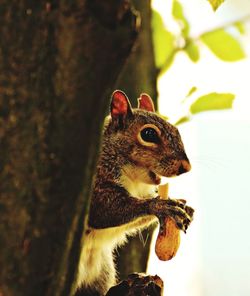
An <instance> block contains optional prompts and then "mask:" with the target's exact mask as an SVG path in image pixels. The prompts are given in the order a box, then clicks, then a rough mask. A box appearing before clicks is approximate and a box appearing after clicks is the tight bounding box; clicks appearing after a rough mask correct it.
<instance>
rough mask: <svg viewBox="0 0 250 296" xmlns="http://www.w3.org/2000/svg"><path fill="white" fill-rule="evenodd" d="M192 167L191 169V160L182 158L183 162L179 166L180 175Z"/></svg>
mask: <svg viewBox="0 0 250 296" xmlns="http://www.w3.org/2000/svg"><path fill="white" fill-rule="evenodd" d="M190 169H191V165H190V163H189V161H188V160H182V161H181V164H180V166H179V169H178V175H181V174H184V173H186V172H188V171H190Z"/></svg>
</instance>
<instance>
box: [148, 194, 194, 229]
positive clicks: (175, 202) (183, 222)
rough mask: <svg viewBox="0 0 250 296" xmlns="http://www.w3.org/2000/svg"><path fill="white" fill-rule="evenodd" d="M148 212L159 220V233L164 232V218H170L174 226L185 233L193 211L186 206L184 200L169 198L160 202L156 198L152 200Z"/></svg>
mask: <svg viewBox="0 0 250 296" xmlns="http://www.w3.org/2000/svg"><path fill="white" fill-rule="evenodd" d="M150 211H151V214H154V215H155V216H157V217H158V219H159V222H160V232H164V231H165V229H164V228H165V218H167V217H171V218H172V219H173V220H174V221H175V224H176V226H177V227H178V228H179V229H180V230H183V231H184V232H186V230H187V228H188V226H189V224H190V223H191V221H192V220H193V214H194V209H193V208H191V207H189V206H187V205H186V201H185V200H182V199H170V198H168V199H167V200H162V199H160V198H158V197H157V198H154V199H152V203H151V207H150Z"/></svg>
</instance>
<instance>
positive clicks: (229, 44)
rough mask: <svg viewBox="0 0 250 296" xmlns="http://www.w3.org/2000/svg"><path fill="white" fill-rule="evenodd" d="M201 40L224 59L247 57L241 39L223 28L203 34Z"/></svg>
mask: <svg viewBox="0 0 250 296" xmlns="http://www.w3.org/2000/svg"><path fill="white" fill-rule="evenodd" d="M201 40H202V41H203V42H204V43H205V44H206V45H207V46H208V47H209V49H210V50H211V51H212V52H213V53H214V54H215V55H216V56H217V57H218V58H220V59H222V60H223V61H227V62H234V61H238V60H240V59H243V58H244V57H245V53H244V51H243V49H242V47H241V44H240V43H239V41H238V40H237V39H236V38H234V37H233V36H232V35H231V34H229V33H228V32H226V31H225V30H223V29H219V30H215V31H213V32H209V33H206V34H203V35H202V36H201Z"/></svg>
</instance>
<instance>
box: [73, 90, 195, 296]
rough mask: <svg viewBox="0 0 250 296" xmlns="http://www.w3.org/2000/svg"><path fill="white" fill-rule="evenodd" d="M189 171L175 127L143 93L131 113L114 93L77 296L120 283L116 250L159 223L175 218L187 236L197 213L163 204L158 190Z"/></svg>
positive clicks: (182, 206)
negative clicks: (165, 179) (164, 180)
mask: <svg viewBox="0 0 250 296" xmlns="http://www.w3.org/2000/svg"><path fill="white" fill-rule="evenodd" d="M190 168H191V165H190V162H189V160H188V158H187V156H186V153H185V150H184V146H183V143H182V140H181V137H180V134H179V132H178V130H177V128H176V127H175V126H173V125H171V124H170V123H168V122H167V121H165V119H163V118H162V117H161V116H160V115H158V114H156V113H155V109H154V104H153V101H152V99H151V98H150V96H149V95H147V94H145V93H144V94H141V95H140V98H139V99H138V108H134V109H132V107H131V104H130V101H129V99H128V97H127V96H126V94H125V93H124V92H122V91H120V90H116V91H114V92H113V94H112V97H111V104H110V115H109V116H108V117H107V118H106V119H105V123H104V131H103V139H102V147H101V152H100V156H99V160H98V163H97V170H96V174H95V178H94V185H93V193H92V197H91V202H90V210H89V215H88V227H87V230H86V233H85V238H84V243H83V249H82V251H81V256H80V263H79V268H78V276H77V280H76V286H77V288H76V293H75V295H105V294H106V293H107V291H108V290H109V288H110V287H111V286H113V285H115V284H116V270H115V264H114V260H113V251H114V249H115V248H117V247H118V246H121V245H123V244H124V243H125V242H126V237H127V236H131V235H134V234H136V233H137V232H138V231H139V230H142V229H144V228H147V227H149V226H150V225H151V224H152V223H154V222H155V221H157V218H158V219H159V221H160V222H161V221H163V220H164V219H165V218H166V217H168V216H169V217H172V218H173V219H174V221H175V222H176V225H177V227H178V228H179V229H181V230H183V231H186V229H187V227H188V226H189V224H190V222H191V220H192V217H193V209H192V208H191V207H188V206H186V204H185V203H186V202H185V200H175V199H167V200H162V199H160V198H159V197H158V196H157V185H159V184H160V182H161V179H160V178H161V176H165V177H173V176H178V175H180V174H182V173H185V172H188V171H189V170H190ZM161 226H162V225H161Z"/></svg>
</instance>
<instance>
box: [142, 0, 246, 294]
mask: <svg viewBox="0 0 250 296" xmlns="http://www.w3.org/2000/svg"><path fill="white" fill-rule="evenodd" d="M152 5H153V9H154V10H155V11H157V13H156V12H155V17H154V19H153V22H154V21H155V22H157V24H158V25H159V23H160V22H162V23H161V25H159V26H161V29H160V30H161V33H159V31H157V30H156V27H157V26H156V27H155V29H154V34H155V38H159V36H157V34H165V37H167V38H168V40H170V41H171V40H172V41H173V43H172V48H171V46H170V47H169V46H168V49H167V50H165V54H166V52H167V54H168V56H164V54H163V53H162V51H163V49H164V48H165V46H166V45H165V44H164V42H161V44H160V45H159V42H158V43H157V44H158V45H157V44H156V43H155V52H156V63H158V66H159V65H160V66H162V65H163V66H162V69H163V70H162V71H161V73H160V75H159V76H158V91H159V111H160V113H162V114H163V115H166V116H168V117H169V118H170V121H172V122H173V123H176V122H178V121H181V122H182V123H181V124H179V130H180V132H181V134H182V137H183V141H184V144H185V147H186V150H187V154H188V156H189V158H190V160H191V163H192V172H191V173H188V174H186V175H183V176H181V177H178V178H177V179H173V180H172V182H170V196H171V197H176V198H178V197H180V198H184V199H186V200H187V201H188V203H189V204H190V205H192V206H193V207H194V208H195V210H196V212H195V218H194V221H193V223H192V224H191V226H190V228H189V229H188V231H187V234H186V235H185V234H183V235H182V241H181V246H180V249H179V252H178V253H177V256H176V257H175V258H174V259H172V260H171V261H169V262H160V261H159V260H158V259H157V258H156V255H155V254H154V240H153V243H152V246H151V249H152V250H151V256H150V260H149V263H148V272H149V273H151V274H154V273H157V274H158V275H160V276H161V277H162V278H163V279H164V281H165V294H166V295H169V296H191V295H192V296H201V295H202V296H207V295H213V296H221V295H228V296H233V295H239V296H246V295H250V281H249V278H250V236H249V226H250V223H249V217H250V186H249V183H250V176H249V168H250V156H249V152H250V83H249V77H250V58H249V57H250V30H249V28H250V27H249V20H250V1H249V0H238V1H235V0H228V1H226V2H225V3H223V4H222V5H221V6H220V7H219V8H218V10H217V11H216V12H214V11H213V10H212V8H211V7H210V5H209V3H208V1H200V0H189V1H184V0H183V1H170V0H164V1H163V0H154V1H153V3H152ZM158 13H159V14H158ZM160 16H161V19H160ZM156 18H157V21H156ZM162 25H163V27H162ZM153 28H154V27H153ZM173 36H174V37H173ZM176 36H178V37H176ZM155 40H156V39H155ZM162 40H163V39H162ZM170 43H171V42H168V44H170ZM188 43H189V44H188ZM159 46H160V48H157V47H159ZM188 47H189V48H188ZM157 54H158V60H157ZM212 96H213V97H216V98H217V103H216V102H212V101H213V100H212V99H211V97H212ZM208 98H209V100H208ZM199 100H200V102H202V105H203V107H202V108H200V105H199ZM208 101H209V102H210V103H209V104H210V105H209V104H208V105H206V104H207V102H208ZM215 101H216V100H215ZM204 106H206V107H204ZM213 109H221V110H213ZM222 109H223V110H222ZM203 111H207V112H203ZM180 119H181V120H180Z"/></svg>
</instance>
